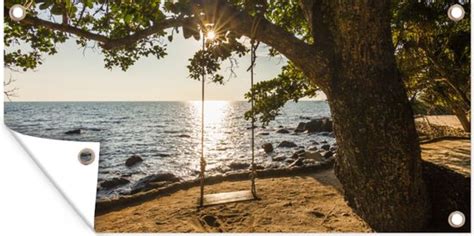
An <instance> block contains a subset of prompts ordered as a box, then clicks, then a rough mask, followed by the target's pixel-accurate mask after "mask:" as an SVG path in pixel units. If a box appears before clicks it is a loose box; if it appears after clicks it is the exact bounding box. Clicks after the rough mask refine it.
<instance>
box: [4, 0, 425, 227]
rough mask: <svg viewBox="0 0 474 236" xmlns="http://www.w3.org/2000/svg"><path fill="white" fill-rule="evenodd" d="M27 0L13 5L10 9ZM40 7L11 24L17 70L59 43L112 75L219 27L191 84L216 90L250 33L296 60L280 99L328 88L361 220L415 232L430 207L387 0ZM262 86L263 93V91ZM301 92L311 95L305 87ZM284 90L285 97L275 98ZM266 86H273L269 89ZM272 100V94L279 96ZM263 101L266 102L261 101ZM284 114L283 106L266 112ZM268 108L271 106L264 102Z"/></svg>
mask: <svg viewBox="0 0 474 236" xmlns="http://www.w3.org/2000/svg"><path fill="white" fill-rule="evenodd" d="M15 3H23V1H16V0H7V1H5V6H6V7H5V9H4V13H5V16H8V11H9V8H10V7H11V6H12V5H13V4H15ZM160 4H161V2H160V1H159V0H146V1H145V0H123V1H119V0H115V1H111V0H37V1H32V3H31V6H30V7H29V11H28V16H27V17H26V18H25V19H23V20H22V21H20V22H13V21H11V20H10V19H9V18H8V17H6V18H4V20H5V22H6V23H5V45H6V47H7V49H8V48H9V49H13V48H15V45H16V44H19V43H20V44H27V45H30V46H31V49H32V50H31V51H21V50H19V51H18V50H7V52H6V55H5V63H6V65H8V66H10V67H19V68H23V69H33V68H36V67H37V66H38V65H39V64H40V63H41V59H42V58H43V56H44V55H52V54H54V53H56V48H57V44H58V43H62V42H64V41H66V40H67V39H71V38H73V39H75V40H76V42H77V44H79V45H80V46H83V47H86V46H88V45H89V44H91V43H94V42H95V43H97V45H98V46H99V47H100V50H101V52H102V53H103V55H104V60H105V67H106V68H112V67H116V66H118V67H120V68H121V69H123V70H126V69H128V68H129V67H130V66H131V65H133V64H134V63H135V62H136V61H137V60H138V59H139V58H141V57H146V56H154V57H156V58H158V59H159V58H162V57H164V56H165V55H166V48H165V47H166V46H165V44H164V43H163V39H168V40H170V41H171V40H172V39H173V37H175V35H176V34H177V33H178V32H181V31H182V32H183V35H184V37H185V38H194V39H196V40H199V39H200V37H201V35H200V32H201V31H203V32H204V33H206V32H207V31H209V30H214V31H215V32H216V33H217V39H216V40H214V41H212V42H209V41H208V42H207V44H208V48H209V49H208V50H204V51H198V52H197V53H196V54H195V56H194V57H193V58H191V62H190V65H189V69H190V74H191V77H192V78H195V79H200V77H199V76H198V75H200V74H201V73H205V74H207V75H209V77H211V76H212V78H213V80H214V81H215V82H222V76H219V75H217V73H216V72H217V71H218V70H219V68H220V67H219V65H220V62H221V61H223V60H226V59H229V58H230V57H231V56H233V55H244V54H246V53H247V52H248V49H246V48H245V45H244V44H243V43H242V37H244V38H245V37H246V38H250V39H252V40H254V41H258V42H261V43H263V44H266V45H268V46H269V47H271V52H272V54H274V55H275V54H281V55H283V56H285V57H286V58H287V59H288V60H289V62H290V63H289V64H288V66H287V67H285V68H283V71H282V74H281V76H279V77H278V78H277V81H276V84H277V85H280V86H281V87H282V88H284V90H286V93H285V91H282V89H280V90H277V89H278V88H277V87H278V86H271V85H269V84H267V87H273V89H274V91H280V92H281V93H280V92H278V93H277V94H278V95H277V96H284V97H282V99H295V98H296V97H297V96H299V95H298V93H303V94H305V93H308V94H310V93H311V91H312V90H315V89H320V90H321V91H322V92H324V93H325V94H326V95H327V97H328V102H329V105H330V109H331V114H332V118H333V121H334V122H333V123H334V133H335V136H336V140H337V142H338V146H339V148H338V155H337V160H336V166H335V171H336V175H337V177H338V178H339V180H340V182H341V183H342V185H343V187H344V194H345V197H346V199H347V201H348V202H349V204H350V206H352V207H353V208H354V209H355V210H356V212H357V213H358V214H359V215H360V216H361V217H363V218H364V219H365V220H366V221H367V222H368V223H369V224H370V225H371V227H373V228H374V229H375V230H379V231H416V230H420V229H421V228H422V227H423V226H424V225H425V224H426V222H427V219H428V217H427V216H428V215H429V209H430V205H429V202H428V197H427V193H426V189H425V185H424V182H423V179H422V166H421V158H420V148H419V143H418V136H417V133H416V130H415V125H414V121H413V113H412V110H411V108H410V105H409V102H408V99H407V95H406V92H405V88H404V86H403V81H402V79H401V77H400V75H399V72H398V70H397V65H396V60H395V56H394V46H393V42H392V34H391V25H390V24H391V5H392V4H391V1H389V0H355V1H333V0H321V1H312V0H299V1H296V0H274V1H265V0H220V1H219V0H179V1H173V2H165V3H164V4H163V6H162V7H160ZM264 87H265V85H264V84H262V85H261V86H260V88H262V89H263V88H264ZM298 88H302V90H298ZM275 89H276V90H275ZM267 90H268V89H267ZM270 95H271V94H270ZM260 96H265V95H260ZM268 105H270V106H275V107H277V106H279V105H281V104H268ZM262 106H265V105H262Z"/></svg>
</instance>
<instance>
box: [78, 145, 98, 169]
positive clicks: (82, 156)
mask: <svg viewBox="0 0 474 236" xmlns="http://www.w3.org/2000/svg"><path fill="white" fill-rule="evenodd" d="M78 159H79V162H80V163H81V164H83V165H89V164H91V163H92V162H94V160H95V154H94V151H93V150H92V149H90V148H84V149H82V150H81V151H80V152H79V155H78Z"/></svg>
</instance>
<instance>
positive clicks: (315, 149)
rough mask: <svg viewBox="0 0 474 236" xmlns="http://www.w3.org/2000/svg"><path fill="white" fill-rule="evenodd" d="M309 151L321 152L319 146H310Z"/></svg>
mask: <svg viewBox="0 0 474 236" xmlns="http://www.w3.org/2000/svg"><path fill="white" fill-rule="evenodd" d="M308 150H309V151H317V150H319V148H318V147H317V146H309V147H308Z"/></svg>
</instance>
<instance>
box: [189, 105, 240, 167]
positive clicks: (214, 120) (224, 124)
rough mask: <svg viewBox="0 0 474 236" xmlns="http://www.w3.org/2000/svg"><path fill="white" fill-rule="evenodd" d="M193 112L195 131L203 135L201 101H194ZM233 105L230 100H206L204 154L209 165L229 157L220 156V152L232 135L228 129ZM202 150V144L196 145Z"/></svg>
mask: <svg viewBox="0 0 474 236" xmlns="http://www.w3.org/2000/svg"><path fill="white" fill-rule="evenodd" d="M191 103H192V108H191V109H192V114H194V117H193V120H194V123H195V126H194V132H195V133H198V134H199V136H200V135H201V105H202V103H201V101H193V102H191ZM231 110H232V107H231V104H230V102H228V101H205V102H204V140H205V141H204V156H205V157H206V159H207V162H208V164H209V165H211V166H212V165H213V164H216V163H217V162H218V161H219V160H220V159H225V158H227V157H224V156H222V157H221V156H219V155H218V153H219V152H220V151H222V149H224V148H226V146H227V145H228V142H229V139H230V136H229V133H228V132H226V130H227V129H228V128H229V127H228V126H229V122H231V121H230V120H229V119H230V114H231V113H232V111H231ZM196 148H197V149H198V150H200V148H201V146H200V145H198V146H197V147H196Z"/></svg>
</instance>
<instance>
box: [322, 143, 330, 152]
mask: <svg viewBox="0 0 474 236" xmlns="http://www.w3.org/2000/svg"><path fill="white" fill-rule="evenodd" d="M330 147H331V145H329V144H324V145H323V146H321V149H323V150H326V151H329V148H330Z"/></svg>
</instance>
